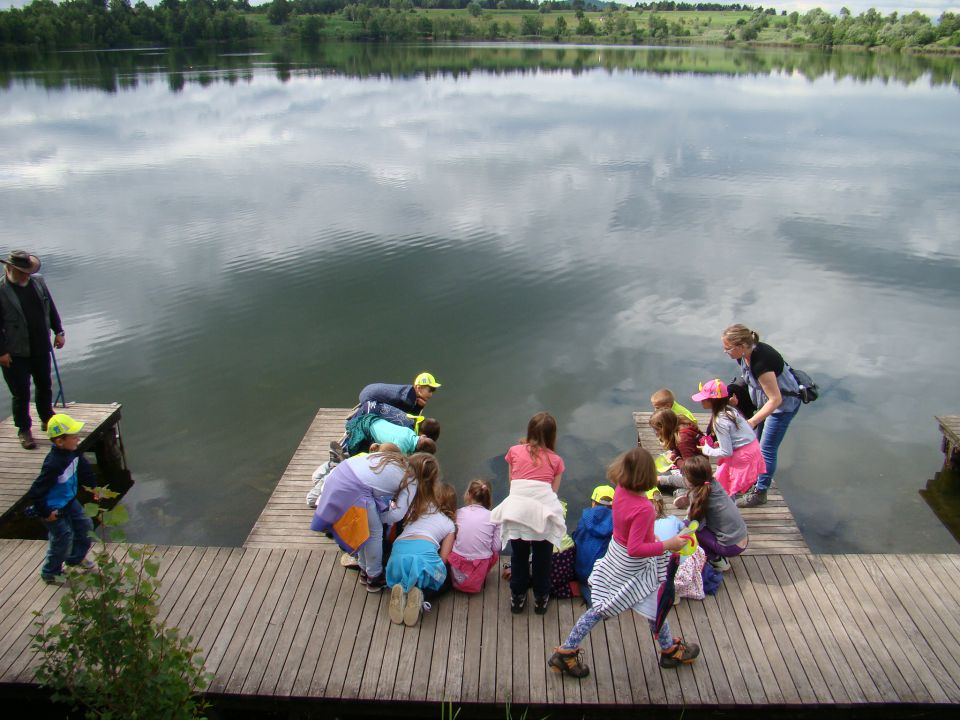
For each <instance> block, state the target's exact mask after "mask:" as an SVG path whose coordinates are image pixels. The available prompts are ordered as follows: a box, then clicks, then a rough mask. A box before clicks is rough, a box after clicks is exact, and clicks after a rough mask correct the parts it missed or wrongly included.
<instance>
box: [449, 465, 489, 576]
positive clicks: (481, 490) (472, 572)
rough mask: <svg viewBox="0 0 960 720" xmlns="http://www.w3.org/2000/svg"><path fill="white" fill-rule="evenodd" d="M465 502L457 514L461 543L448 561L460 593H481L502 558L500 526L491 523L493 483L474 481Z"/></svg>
mask: <svg viewBox="0 0 960 720" xmlns="http://www.w3.org/2000/svg"><path fill="white" fill-rule="evenodd" d="M463 501H464V503H466V504H465V505H464V506H463V507H462V508H460V509H459V510H457V518H456V521H457V539H456V540H455V541H454V543H453V550H451V551H450V557H449V558H448V561H449V563H450V580H451V582H452V584H453V587H454V588H455V589H457V590H459V591H460V592H465V593H478V592H480V591H481V590H483V584H484V583H485V582H486V580H487V573H489V572H490V569H491V568H493V567H496V564H497V560H498V559H499V557H500V526H499V525H497V524H496V523H494V522H490V507H491V506H492V505H493V486H492V485H491V484H490V481H489V480H485V479H482V478H477V479H476V480H472V481H471V482H470V485H468V486H467V491H466V492H465V493H464V495H463Z"/></svg>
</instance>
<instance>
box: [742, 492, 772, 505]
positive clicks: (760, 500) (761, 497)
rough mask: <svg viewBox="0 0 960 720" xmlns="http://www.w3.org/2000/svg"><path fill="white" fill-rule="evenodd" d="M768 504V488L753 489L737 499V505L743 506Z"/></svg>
mask: <svg viewBox="0 0 960 720" xmlns="http://www.w3.org/2000/svg"><path fill="white" fill-rule="evenodd" d="M766 504H767V491H766V490H756V489H754V490H751V491H750V492H748V493H747V494H746V495H744V496H743V497H742V498H740V499H739V500H737V507H741V508H752V507H760V506H761V505H766Z"/></svg>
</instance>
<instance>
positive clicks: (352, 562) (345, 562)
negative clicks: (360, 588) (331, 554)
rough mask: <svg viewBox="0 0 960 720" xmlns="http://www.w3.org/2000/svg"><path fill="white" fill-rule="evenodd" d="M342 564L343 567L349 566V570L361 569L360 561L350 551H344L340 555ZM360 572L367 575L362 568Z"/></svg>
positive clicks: (364, 575)
mask: <svg viewBox="0 0 960 720" xmlns="http://www.w3.org/2000/svg"><path fill="white" fill-rule="evenodd" d="M340 565H341V566H342V567H345V568H347V570H360V561H359V560H357V559H356V558H355V557H354V556H353V555H351V554H350V553H343V554H342V555H340ZM360 573H361V574H362V575H363V577H364V578H366V577H367V574H366V573H365V572H363V571H362V570H360ZM364 584H366V583H364Z"/></svg>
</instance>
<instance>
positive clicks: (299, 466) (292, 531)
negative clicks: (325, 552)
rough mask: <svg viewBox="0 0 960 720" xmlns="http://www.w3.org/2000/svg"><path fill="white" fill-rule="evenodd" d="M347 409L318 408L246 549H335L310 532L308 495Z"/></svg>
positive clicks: (348, 411) (341, 428) (253, 530)
mask: <svg viewBox="0 0 960 720" xmlns="http://www.w3.org/2000/svg"><path fill="white" fill-rule="evenodd" d="M350 413H351V410H350V408H320V409H319V410H318V411H317V414H316V416H315V417H314V418H313V422H312V423H310V427H309V428H308V429H307V434H306V435H304V436H303V440H301V441H300V446H299V447H298V448H297V451H296V452H295V453H294V454H293V457H292V458H291V459H290V463H289V464H288V465H287V469H286V470H284V471H283V475H282V476H281V477H280V481H279V482H278V483H277V487H276V488H275V489H274V491H273V493H272V494H271V495H270V498H269V499H268V500H267V505H266V507H264V508H263V512H262V513H260V517H259V518H257V522H256V523H254V526H253V529H252V530H251V531H250V534H249V535H248V536H247V539H246V540H245V541H244V543H243V546H244V547H248V548H288V549H289V548H304V549H308V550H309V549H324V548H327V549H336V548H337V545H336V543H335V542H334V541H333V540H330V539H328V538H327V537H326V536H325V535H321V534H320V533H316V532H313V531H312V530H311V529H310V519H311V518H312V517H313V510H312V509H311V508H309V507H307V493H308V492H310V488H312V487H313V479H312V476H313V471H314V470H316V469H317V468H318V467H319V466H320V465H322V464H323V463H325V462H327V460H329V458H330V441H331V440H339V439H340V437H341V436H342V435H343V425H344V421H345V420H346V418H347V417H348V416H349V415H350Z"/></svg>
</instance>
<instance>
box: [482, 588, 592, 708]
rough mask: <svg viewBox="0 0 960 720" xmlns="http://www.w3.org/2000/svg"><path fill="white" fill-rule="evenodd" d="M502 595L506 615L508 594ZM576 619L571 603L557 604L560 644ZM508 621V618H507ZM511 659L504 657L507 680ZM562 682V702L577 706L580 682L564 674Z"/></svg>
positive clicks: (508, 600)
mask: <svg viewBox="0 0 960 720" xmlns="http://www.w3.org/2000/svg"><path fill="white" fill-rule="evenodd" d="M503 584H504V585H506V584H507V583H506V582H504V583H503ZM508 590H509V588H508ZM504 595H505V596H506V598H507V601H506V611H507V613H509V612H510V594H509V592H507V593H501V597H503V596H504ZM578 617H579V615H578V614H575V613H574V609H573V605H572V604H571V603H565V602H564V603H557V622H558V624H559V625H558V626H559V630H560V639H561V642H562V641H563V640H565V639H566V638H567V635H569V634H570V631H571V630H572V629H573V624H574V623H575V622H576V621H577V618H578ZM508 619H509V616H508ZM503 630H504V626H503V624H501V625H500V631H501V632H503ZM506 631H507V632H511V629H510V625H507V626H506ZM511 640H512V635H511ZM513 657H514V656H513V655H512V654H510V653H508V654H507V655H506V656H505V657H504V659H505V660H506V662H505V663H503V664H505V665H507V669H506V672H505V674H506V676H507V677H508V678H509V677H511V676H510V674H509V673H510V669H509V668H510V664H511V662H512V659H513ZM498 668H499V666H498ZM562 681H563V697H564V702H566V703H567V704H568V705H576V704H579V703H580V701H581V699H582V696H581V693H580V683H581V681H580V680H577V679H576V678H572V677H569V676H568V675H566V674H564V675H563V678H562Z"/></svg>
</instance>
